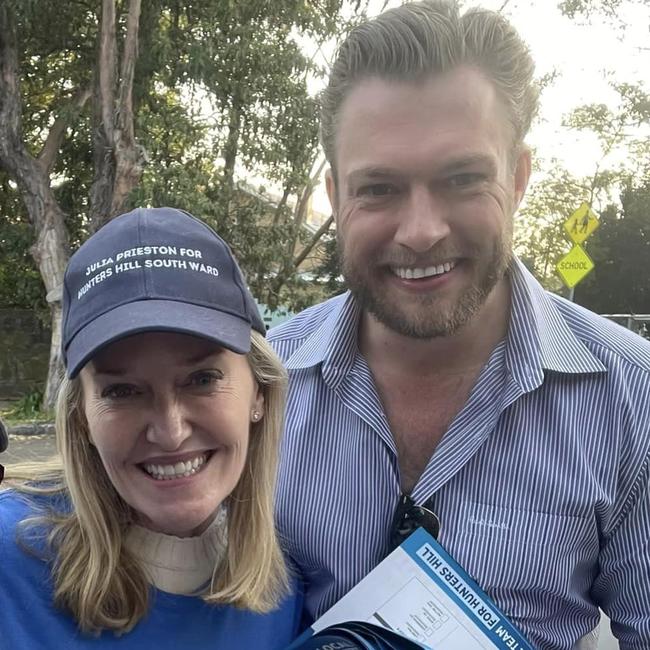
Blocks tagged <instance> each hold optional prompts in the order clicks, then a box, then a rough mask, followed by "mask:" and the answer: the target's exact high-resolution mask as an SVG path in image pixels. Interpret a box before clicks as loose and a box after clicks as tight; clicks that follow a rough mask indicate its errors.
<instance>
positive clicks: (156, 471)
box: [142, 454, 207, 481]
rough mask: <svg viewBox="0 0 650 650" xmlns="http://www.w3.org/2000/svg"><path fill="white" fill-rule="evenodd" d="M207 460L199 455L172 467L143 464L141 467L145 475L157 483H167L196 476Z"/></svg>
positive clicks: (204, 456)
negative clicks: (148, 475)
mask: <svg viewBox="0 0 650 650" xmlns="http://www.w3.org/2000/svg"><path fill="white" fill-rule="evenodd" d="M206 460H207V455H206V454H201V455H200V456H197V457H196V458H194V459H192V460H186V461H179V462H178V463H174V464H173V465H154V464H152V463H145V464H144V465H142V468H143V469H144V471H145V472H147V474H150V475H151V476H153V477H154V478H155V479H157V480H159V481H169V480H171V479H175V478H181V477H187V476H192V474H196V473H197V472H198V471H199V470H200V469H201V467H203V465H204V464H205V461H206Z"/></svg>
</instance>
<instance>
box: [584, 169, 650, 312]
mask: <svg viewBox="0 0 650 650" xmlns="http://www.w3.org/2000/svg"><path fill="white" fill-rule="evenodd" d="M592 240H593V241H592ZM590 255H591V257H592V259H593V260H594V262H595V268H594V270H593V271H592V272H591V273H590V274H589V276H588V277H587V278H586V279H585V280H584V282H582V283H580V284H579V285H578V286H577V287H576V292H575V300H576V302H578V303H580V304H581V305H584V306H585V307H588V308H589V309H591V310H593V311H597V312H600V313H610V314H611V313H625V314H635V313H636V314H650V274H648V272H647V271H648V261H649V260H650V179H649V180H646V181H645V182H644V183H643V184H642V185H639V186H633V185H630V186H628V187H626V188H625V189H624V190H623V192H622V195H621V207H620V209H619V208H618V207H617V206H616V205H611V206H609V207H608V209H607V210H605V211H604V212H603V214H602V215H601V225H600V227H599V228H598V230H596V231H595V232H594V234H593V235H592V236H591V237H590Z"/></svg>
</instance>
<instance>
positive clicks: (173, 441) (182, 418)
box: [146, 397, 192, 451]
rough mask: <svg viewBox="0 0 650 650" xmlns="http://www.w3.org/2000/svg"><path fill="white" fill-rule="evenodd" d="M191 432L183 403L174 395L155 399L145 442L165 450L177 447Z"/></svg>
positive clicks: (173, 449) (172, 449)
mask: <svg viewBox="0 0 650 650" xmlns="http://www.w3.org/2000/svg"><path fill="white" fill-rule="evenodd" d="M191 433H192V427H191V424H190V421H189V419H188V417H187V414H186V412H185V408H184V407H183V404H182V403H181V402H179V400H177V399H176V398H175V397H166V398H162V399H161V398H158V399H155V400H154V401H153V403H152V408H151V413H150V416H149V422H148V424H147V433H146V437H147V442H150V443H152V444H155V445H157V446H158V447H160V448H161V449H163V450H165V451H175V450H176V449H178V448H179V447H180V446H181V445H182V444H183V442H184V441H185V440H187V438H189V436H190V435H191Z"/></svg>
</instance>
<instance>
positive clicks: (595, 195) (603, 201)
mask: <svg viewBox="0 0 650 650" xmlns="http://www.w3.org/2000/svg"><path fill="white" fill-rule="evenodd" d="M612 87H613V88H614V90H616V91H617V94H618V96H619V102H618V105H617V106H616V107H609V106H607V105H605V104H587V105H584V106H579V107H577V108H575V109H574V110H573V111H572V112H571V113H570V114H569V115H567V116H566V117H565V119H564V121H563V125H564V126H565V127H566V128H569V129H574V130H578V131H586V132H590V133H593V134H594V135H595V136H596V137H597V139H598V143H599V145H600V150H601V151H600V156H599V158H598V159H596V160H595V161H594V171H593V173H592V174H591V175H590V176H588V177H585V178H576V177H574V176H573V175H572V174H570V173H569V172H568V171H567V170H566V169H564V168H563V167H562V166H561V165H559V163H558V162H557V161H551V166H550V167H549V168H547V169H546V171H545V174H544V177H543V178H542V179H541V180H540V181H539V182H537V183H536V184H535V185H534V186H533V187H532V188H531V190H530V192H529V195H528V196H527V197H526V201H525V203H524V205H523V206H522V209H521V211H520V219H519V223H518V228H517V239H516V245H517V246H516V250H517V251H518V253H519V255H520V256H521V257H522V259H523V260H524V262H525V263H526V264H527V265H528V266H529V268H530V269H531V270H532V271H533V272H534V273H535V274H536V275H537V277H538V278H539V279H540V280H541V282H542V283H543V284H544V286H545V287H546V288H547V289H550V290H552V291H556V292H562V291H564V289H563V288H562V285H561V283H560V281H559V278H558V276H557V275H556V273H555V265H556V263H557V262H558V261H559V260H560V258H561V257H562V256H563V255H565V254H566V253H567V252H568V250H569V243H568V242H567V238H566V236H565V233H564V230H563V227H562V226H563V223H564V221H566V219H567V218H568V217H569V216H570V215H571V213H572V212H573V211H574V210H575V209H576V208H577V207H578V206H579V205H580V204H581V203H582V202H585V203H587V204H588V205H590V206H591V207H592V208H593V209H594V211H595V212H596V213H598V214H599V213H604V211H605V210H606V209H607V208H608V206H610V204H611V203H612V202H613V201H614V200H615V198H616V197H617V195H618V194H619V193H620V191H621V188H629V187H632V186H634V182H635V179H639V178H644V177H646V176H647V174H648V170H650V140H649V139H648V138H647V137H646V135H647V132H648V127H649V126H650V96H648V94H647V93H646V92H645V90H644V89H643V87H641V86H640V85H636V84H627V83H615V82H612ZM538 171H539V170H538ZM595 242H596V239H595V238H594V237H593V236H592V237H591V238H590V239H589V242H588V243H587V248H588V249H589V252H590V254H591V250H592V246H595V245H596V244H595ZM621 291H623V288H622V287H621Z"/></svg>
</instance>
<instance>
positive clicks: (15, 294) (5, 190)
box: [0, 171, 48, 314]
mask: <svg viewBox="0 0 650 650" xmlns="http://www.w3.org/2000/svg"><path fill="white" fill-rule="evenodd" d="M0 217H2V218H0V306H3V307H23V308H27V309H35V310H37V311H39V312H41V313H43V314H46V313H47V311H48V310H47V305H46V303H45V296H44V294H43V283H42V282H41V277H40V274H39V272H38V269H37V268H36V265H35V263H34V260H33V259H32V256H31V255H30V253H29V247H30V245H31V243H32V241H33V231H32V227H31V225H30V224H29V220H28V219H27V216H26V213H25V208H24V207H23V204H22V202H21V200H20V197H19V195H18V192H17V190H16V189H15V187H13V186H12V184H11V183H10V182H9V180H8V179H7V177H6V175H5V174H4V173H3V172H1V171H0Z"/></svg>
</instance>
